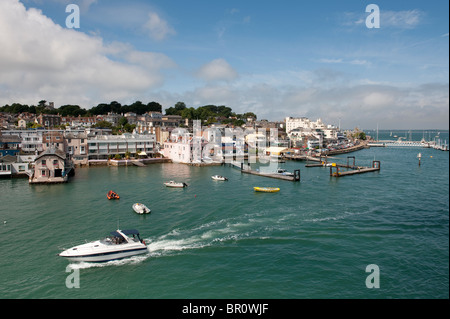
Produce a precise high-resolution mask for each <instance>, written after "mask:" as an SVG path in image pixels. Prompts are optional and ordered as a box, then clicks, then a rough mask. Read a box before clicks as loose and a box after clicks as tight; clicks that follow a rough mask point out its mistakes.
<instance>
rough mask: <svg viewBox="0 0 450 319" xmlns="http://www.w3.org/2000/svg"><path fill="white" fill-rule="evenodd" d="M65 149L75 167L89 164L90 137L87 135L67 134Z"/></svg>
mask: <svg viewBox="0 0 450 319" xmlns="http://www.w3.org/2000/svg"><path fill="white" fill-rule="evenodd" d="M65 149H66V150H67V151H66V152H67V154H68V155H69V158H70V159H71V160H72V162H73V164H74V165H75V166H78V165H88V164H89V161H88V136H87V134H86V133H80V132H69V133H67V134H66V135H65Z"/></svg>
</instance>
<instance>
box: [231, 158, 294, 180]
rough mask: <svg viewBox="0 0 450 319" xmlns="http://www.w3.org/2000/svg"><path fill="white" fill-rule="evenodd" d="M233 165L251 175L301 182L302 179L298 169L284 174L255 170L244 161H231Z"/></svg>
mask: <svg viewBox="0 0 450 319" xmlns="http://www.w3.org/2000/svg"><path fill="white" fill-rule="evenodd" d="M229 164H230V165H231V166H233V167H235V168H238V169H240V171H241V173H244V174H251V175H257V176H262V177H269V178H275V179H281V180H284V181H290V182H299V181H300V170H299V169H296V170H294V175H293V176H292V175H283V174H277V173H263V172H260V171H255V170H252V169H251V168H250V166H249V165H246V164H244V163H243V162H235V161H233V162H231V163H229Z"/></svg>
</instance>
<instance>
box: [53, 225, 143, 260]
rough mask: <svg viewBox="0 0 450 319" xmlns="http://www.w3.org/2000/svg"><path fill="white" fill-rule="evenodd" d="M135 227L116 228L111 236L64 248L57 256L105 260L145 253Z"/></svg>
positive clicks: (70, 258) (72, 258) (71, 258)
mask: <svg viewBox="0 0 450 319" xmlns="http://www.w3.org/2000/svg"><path fill="white" fill-rule="evenodd" d="M147 252H148V250H147V246H146V244H145V241H144V240H143V239H141V238H140V237H139V231H137V230H136V229H130V230H119V229H118V230H116V231H113V232H111V236H109V237H106V238H104V239H101V240H97V241H93V242H90V243H87V244H82V245H78V246H75V247H72V248H69V249H66V250H64V251H63V252H61V253H60V254H59V256H61V257H64V258H67V259H68V260H70V261H85V262H105V261H110V260H116V259H122V258H126V257H131V256H135V255H140V254H145V253H147Z"/></svg>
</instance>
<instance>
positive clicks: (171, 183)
mask: <svg viewBox="0 0 450 319" xmlns="http://www.w3.org/2000/svg"><path fill="white" fill-rule="evenodd" d="M164 185H166V186H167V187H174V188H183V187H187V186H188V185H187V184H186V183H177V182H174V181H170V182H166V183H164Z"/></svg>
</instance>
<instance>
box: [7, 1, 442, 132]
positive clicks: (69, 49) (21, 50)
mask: <svg viewBox="0 0 450 319" xmlns="http://www.w3.org/2000/svg"><path fill="white" fill-rule="evenodd" d="M70 3H74V4H77V5H79V7H80V10H81V12H80V28H79V29H68V28H67V26H66V23H65V21H66V18H67V16H68V15H69V13H66V12H65V9H66V6H67V5H68V4H70ZM370 3H374V4H377V5H378V6H379V8H380V28H378V29H374V28H373V29H369V28H367V27H366V23H365V22H366V17H367V16H368V15H369V13H366V12H365V9H366V6H367V5H368V4H370ZM36 9H37V10H36ZM448 12H449V8H448V1H444V0H433V1H373V2H362V1H355V0H353V1H350V0H348V1H294V0H290V1H287V0H282V1H266V0H259V1H253V0H245V1H206V0H203V1H200V0H196V1H192V0H185V1H180V0H170V1H167V0H166V1H160V0H155V1H142V0H131V1H119V0H21V1H19V0H2V1H1V3H0V45H1V46H2V47H5V46H6V50H3V52H1V53H0V70H1V69H3V71H2V72H1V73H0V105H4V104H7V103H13V102H21V103H27V104H35V103H37V102H38V101H39V100H41V99H45V100H48V101H54V102H55V104H56V105H57V106H58V105H64V104H78V105H80V106H82V107H85V108H90V107H92V106H94V105H97V104H98V103H102V102H110V101H114V100H115V101H119V102H120V103H122V104H127V103H132V102H134V101H136V100H140V101H143V102H145V103H147V102H150V101H157V102H159V103H161V104H162V105H163V107H164V108H168V107H170V106H173V105H174V104H175V103H176V102H178V101H183V102H185V103H186V105H187V106H189V107H190V106H193V107H198V106H202V105H206V104H216V105H227V106H229V107H231V108H233V110H234V111H235V112H238V113H239V112H246V111H253V112H255V113H256V114H257V115H258V117H259V118H260V119H262V118H266V119H269V120H283V119H284V117H286V116H307V117H310V118H311V119H313V120H314V119H316V118H322V120H323V121H324V122H325V123H330V124H337V123H338V121H339V120H340V121H341V125H342V126H343V127H348V128H353V127H355V126H360V127H362V128H375V127H376V125H377V124H378V125H379V127H380V128H405V129H414V128H416V129H426V128H439V129H448V116H449V98H448V82H449V81H448V78H449V74H448V70H449V65H448V59H449V51H448V49H449V34H448V25H449V13H448ZM13 25H14V26H15V27H14V28H13V27H12V26H13Z"/></svg>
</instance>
